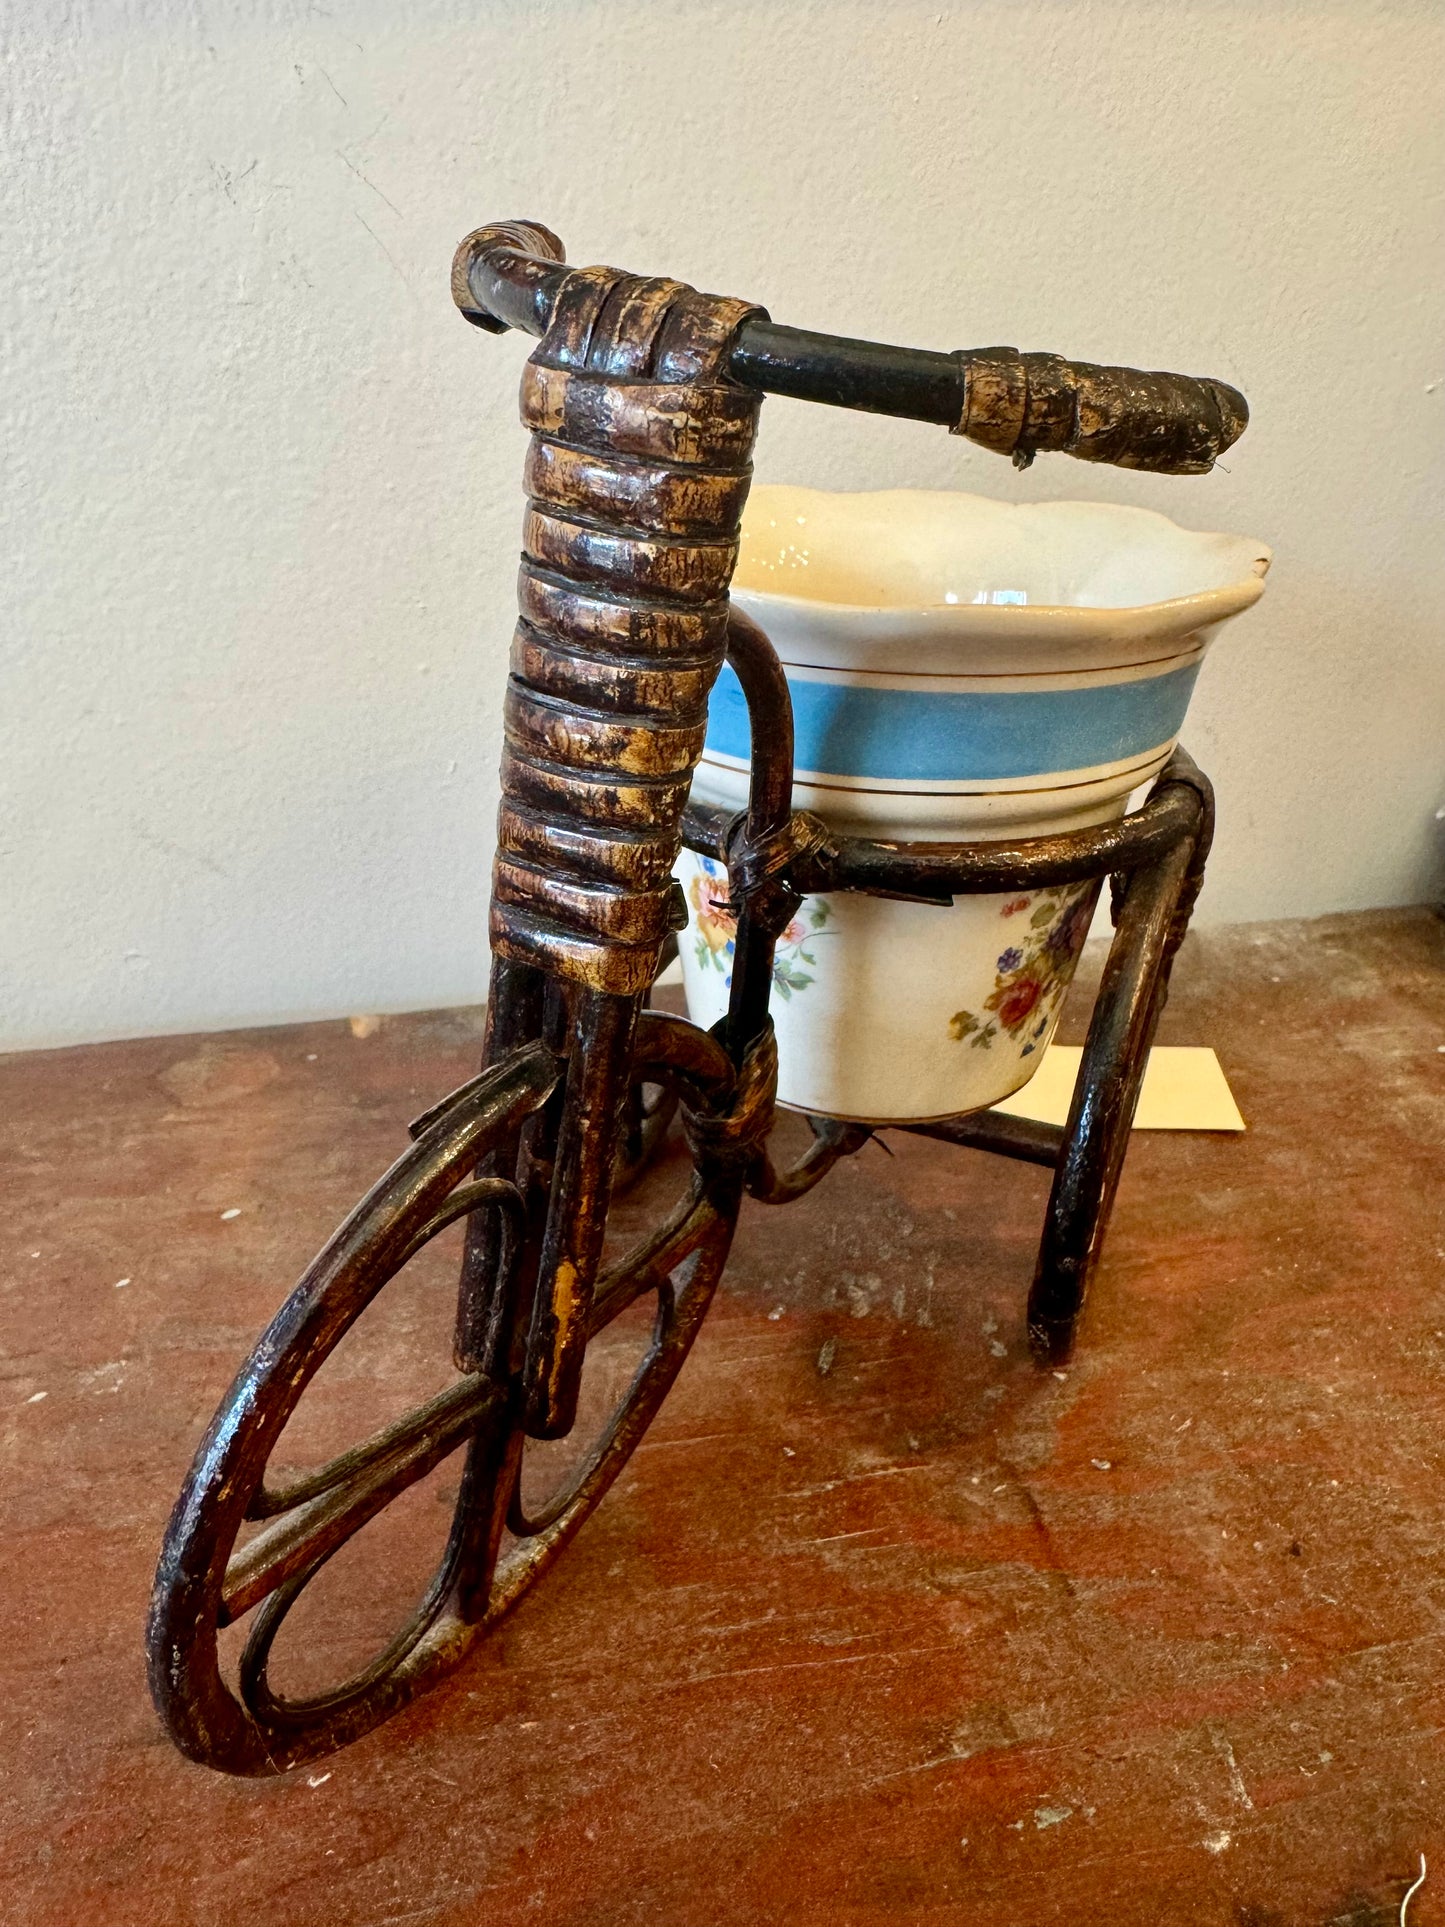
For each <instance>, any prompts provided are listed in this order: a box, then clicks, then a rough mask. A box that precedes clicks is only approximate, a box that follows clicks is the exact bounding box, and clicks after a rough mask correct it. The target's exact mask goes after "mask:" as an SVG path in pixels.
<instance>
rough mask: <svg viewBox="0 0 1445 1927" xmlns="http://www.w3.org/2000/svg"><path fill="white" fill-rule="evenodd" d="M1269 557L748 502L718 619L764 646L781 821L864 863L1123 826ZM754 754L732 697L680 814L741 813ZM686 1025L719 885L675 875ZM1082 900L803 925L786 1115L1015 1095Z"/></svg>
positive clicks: (937, 514)
mask: <svg viewBox="0 0 1445 1927" xmlns="http://www.w3.org/2000/svg"><path fill="white" fill-rule="evenodd" d="M1269 559H1270V552H1269V550H1268V549H1267V548H1266V547H1265V546H1264V545H1263V544H1262V543H1259V542H1254V541H1251V540H1249V539H1248V538H1246V537H1243V536H1235V535H1207V534H1197V533H1195V532H1193V531H1191V530H1188V529H1182V528H1180V527H1178V525H1177V524H1175V523H1174V522H1171V521H1170V520H1169V519H1168V518H1167V517H1166V516H1163V515H1157V514H1155V513H1153V512H1152V511H1150V510H1148V509H1136V508H1122V507H1115V506H1112V505H1107V504H1102V503H1094V502H1041V503H1036V504H1028V505H1021V506H1016V505H1013V504H1009V503H1004V502H994V501H990V500H988V499H987V498H986V497H984V496H979V495H955V494H941V493H926V492H923V491H916V490H901V489H900V490H890V491H888V492H886V493H881V494H856V495H847V494H830V493H826V492H823V491H819V490H813V489H798V488H768V487H762V488H756V489H754V490H753V493H752V497H751V499H750V501H749V504H748V508H747V513H746V516H745V518H744V523H743V538H742V555H741V559H740V561H739V565H738V569H737V574H736V576H735V578H734V581H733V597H734V600H735V601H736V602H737V603H738V604H739V605H740V606H741V607H742V608H743V609H745V610H746V611H747V612H748V614H750V615H752V616H754V617H755V618H756V619H757V621H758V622H760V623H761V624H762V626H763V627H764V629H766V630H767V632H768V634H769V636H770V637H771V638H772V641H773V643H774V646H775V647H776V648H777V651H778V654H779V655H780V657H781V658H782V661H783V665H784V668H785V670H786V672H787V677H788V684H789V688H790V690H791V693H792V700H793V711H794V718H795V726H796V747H795V757H794V762H795V770H796V781H795V788H794V802H795V805H796V807H798V808H800V809H807V810H812V811H814V812H815V813H816V814H817V815H818V816H820V817H822V818H823V819H824V821H825V822H827V823H828V824H829V825H830V826H832V827H834V828H836V829H838V830H840V831H844V832H848V833H852V834H855V835H865V836H871V837H878V838H884V839H888V838H897V839H907V840H927V841H986V840H991V839H1000V838H1010V839H1012V838H1017V837H1022V836H1042V835H1047V834H1051V833H1053V832H1055V831H1061V830H1073V829H1081V828H1084V827H1086V826H1089V825H1093V824H1099V823H1106V822H1111V821H1114V820H1117V819H1118V818H1119V817H1121V816H1122V815H1123V813H1124V809H1125V806H1126V804H1127V801H1128V798H1129V796H1130V793H1131V792H1132V791H1134V790H1136V789H1138V788H1139V786H1140V785H1142V784H1145V783H1147V782H1148V781H1149V780H1150V779H1151V778H1152V777H1153V776H1154V775H1155V774H1156V773H1157V772H1158V771H1159V770H1160V769H1161V768H1162V767H1163V765H1164V763H1165V762H1166V761H1167V760H1168V757H1169V754H1170V751H1171V750H1172V749H1173V747H1174V744H1175V742H1176V740H1177V738H1178V735H1179V731H1180V727H1181V725H1182V723H1183V721H1184V713H1185V710H1186V708H1187V707H1188V703H1189V696H1190V692H1191V690H1192V689H1193V686H1194V680H1195V677H1196V676H1197V674H1198V672H1199V666H1200V664H1201V662H1202V661H1203V659H1204V653H1205V650H1206V649H1207V648H1208V646H1209V644H1210V642H1211V641H1212V640H1213V637H1214V635H1215V633H1216V632H1217V631H1218V629H1219V627H1220V625H1221V624H1222V623H1224V622H1226V621H1228V619H1229V618H1230V617H1231V616H1235V615H1238V614H1239V613H1240V611H1241V610H1243V609H1247V608H1248V607H1249V606H1250V605H1251V603H1253V602H1255V601H1257V600H1258V598H1259V596H1260V595H1261V594H1262V593H1263V590H1264V575H1265V571H1266V570H1267V568H1268V566H1269ZM748 747H749V731H748V720H747V710H746V706H745V704H744V701H743V696H742V690H741V688H740V687H739V685H738V682H737V679H736V677H735V676H734V675H733V673H732V671H731V670H730V669H726V668H725V669H724V670H723V672H722V676H721V678H720V679H719V681H718V684H717V686H716V688H715V689H714V691H713V696H712V702H711V707H710V710H709V719H708V733H707V746H706V748H705V750H704V752H703V756H702V761H701V763H700V765H699V767H698V771H697V775H696V777H695V779H694V784H693V791H694V794H695V795H696V796H697V797H698V798H699V800H701V801H704V802H708V803H716V804H721V805H723V806H724V807H726V808H727V809H729V810H736V809H741V808H742V807H743V805H744V803H745V802H746V800H747V780H748V774H747V773H748ZM677 874H678V877H679V879H680V881H681V883H682V885H683V889H684V891H685V893H686V895H687V900H688V905H689V913H690V921H689V924H688V928H687V930H686V931H685V932H684V933H683V935H682V937H681V938H680V940H679V941H680V947H681V954H682V967H683V978H684V983H685V985H686V989H687V1003H688V1012H689V1015H690V1016H691V1017H692V1019H693V1021H694V1022H695V1023H698V1024H703V1025H708V1024H711V1023H713V1022H715V1021H716V1020H717V1018H719V1017H720V1016H721V1015H722V1014H723V1011H724V1009H725V1008H726V1004H727V994H728V986H729V984H730V981H731V964H732V923H731V920H730V918H729V917H728V915H727V913H726V911H725V910H724V909H723V908H721V906H720V901H719V900H720V899H722V898H725V897H726V895H727V884H726V877H725V873H724V871H723V869H722V866H721V865H720V864H717V863H713V862H711V861H710V860H708V859H707V858H704V857H698V856H695V855H693V854H692V853H691V852H690V851H684V852H683V855H682V858H681V859H680V862H679V865H678V871H677ZM1098 890H1099V886H1098V885H1097V884H1095V883H1088V884H1082V885H1071V886H1066V887H1062V888H1058V889H1050V890H1042V891H1038V892H1035V893H1033V894H1020V893H1005V894H1003V895H996V896H977V897H960V898H958V899H957V900H956V901H955V902H954V904H953V905H952V907H949V908H944V907H937V906H933V905H928V904H912V903H896V902H890V901H885V900H882V899H878V898H870V897H863V896H855V895H852V894H850V893H846V892H838V893H836V894H833V895H829V896H817V897H810V898H808V899H807V900H806V901H805V903H804V904H803V906H802V908H801V910H800V911H799V913H798V916H797V918H796V919H795V920H794V923H793V925H792V926H791V928H790V929H789V930H788V931H787V932H786V933H785V935H784V937H783V938H782V940H781V941H780V942H779V944H778V951H777V962H776V966H775V969H774V984H775V989H774V996H773V1018H774V1022H775V1024H776V1026H777V1033H778V1058H779V1091H778V1094H779V1099H780V1101H781V1102H782V1103H784V1104H786V1105H789V1106H791V1107H793V1108H795V1109H799V1110H806V1111H813V1112H820V1113H825V1114H827V1115H829V1116H832V1117H844V1118H860V1119H865V1120H870V1121H878V1122H882V1121H893V1122H906V1121H918V1120H921V1119H926V1118H937V1117H947V1116H953V1115H956V1114H958V1113H959V1112H963V1111H970V1110H978V1109H982V1108H983V1107H985V1106H987V1105H989V1104H994V1103H996V1102H997V1101H998V1100H999V1099H1000V1098H1002V1097H1006V1096H1008V1095H1009V1094H1010V1092H1012V1091H1016V1090H1017V1089H1019V1087H1020V1086H1021V1085H1023V1084H1025V1083H1026V1082H1027V1081H1028V1078H1029V1076H1030V1073H1031V1072H1032V1071H1033V1070H1034V1069H1035V1068H1036V1066H1037V1064H1038V1061H1039V1057H1040V1054H1041V1053H1042V1051H1043V1048H1044V1046H1045V1044H1046V1043H1047V1042H1048V1039H1049V1036H1050V1034H1051V1033H1052V1031H1053V1028H1054V1025H1055V1023H1056V1021H1057V1018H1058V1014H1059V1009H1060V1006H1061V1005H1062V1002H1063V998H1064V993H1065V991H1066V990H1067V989H1068V986H1069V981H1070V979H1071V978H1072V976H1073V972H1074V965H1075V963H1076V962H1077V960H1078V954H1079V950H1080V948H1081V946H1082V944H1083V941H1084V937H1085V935H1086V933H1087V931H1088V928H1089V923H1090V921H1091V918H1092V915H1093V909H1094V904H1095V901H1096V899H1097V896H1098Z"/></svg>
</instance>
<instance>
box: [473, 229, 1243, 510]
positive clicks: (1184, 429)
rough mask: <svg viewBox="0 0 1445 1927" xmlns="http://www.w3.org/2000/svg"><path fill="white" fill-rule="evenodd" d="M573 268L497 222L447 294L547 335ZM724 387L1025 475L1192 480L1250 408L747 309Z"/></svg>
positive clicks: (1203, 381)
mask: <svg viewBox="0 0 1445 1927" xmlns="http://www.w3.org/2000/svg"><path fill="white" fill-rule="evenodd" d="M573 272H574V269H573V268H571V267H569V266H568V264H567V261H566V255H565V252H564V249H563V247H562V243H561V242H560V241H559V240H558V239H557V237H556V235H555V234H553V233H552V232H551V231H550V230H549V229H547V228H544V227H542V226H540V225H539V224H538V223H536V222H533V221H502V222H495V223H493V224H492V225H490V226H488V227H484V228H478V229H477V230H476V232H475V233H473V234H469V235H468V236H467V238H466V240H465V241H463V242H462V244H461V246H460V248H458V250H457V254H456V259H455V262H454V264H453V268H452V295H453V298H454V299H455V301H456V304H457V306H458V308H459V309H460V310H461V312H462V314H463V315H464V316H465V317H466V319H467V320H468V321H470V322H472V323H474V324H475V325H476V326H477V327H479V328H485V329H487V330H488V331H489V332H490V333H493V334H502V333H505V331H506V330H507V329H508V328H520V329H522V330H523V331H524V332H526V333H527V334H533V335H540V334H542V333H544V332H545V330H546V328H547V325H548V323H549V322H550V320H551V318H552V310H553V308H554V306H555V304H556V301H557V297H558V295H559V294H560V293H561V291H562V288H563V287H564V285H565V284H566V282H567V280H568V279H569V277H570V276H571V275H572V273H573ZM728 370H729V373H730V374H731V375H732V377H733V379H734V380H736V381H738V382H740V383H742V384H743V385H744V386H745V387H748V388H752V389H757V390H761V391H762V392H764V393H766V394H771V395H791V396H793V397H794V398H795V399H797V400H800V401H816V402H824V403H827V404H828V405H829V406H831V407H835V408H857V409H862V410H865V411H867V412H869V413H872V414H878V415H899V416H903V417H905V418H907V419H909V420H912V421H925V422H938V423H940V424H942V425H943V426H945V427H947V428H948V429H949V431H950V432H951V433H952V434H955V435H963V436H966V437H967V438H968V440H970V441H972V442H976V443H978V444H979V446H980V447H983V448H988V449H992V450H993V451H994V452H995V453H996V454H1000V455H1009V456H1012V458H1013V461H1014V464H1015V466H1016V467H1019V468H1026V467H1027V466H1028V464H1029V463H1030V462H1031V461H1032V460H1033V458H1034V456H1035V455H1037V454H1040V453H1054V452H1058V453H1062V454H1065V455H1073V456H1075V457H1076V458H1077V459H1078V460H1080V461H1085V462H1108V463H1112V464H1113V466H1114V467H1116V468H1136V469H1148V470H1151V471H1153V472H1154V473H1156V474H1161V475H1203V474H1206V473H1207V472H1208V471H1209V469H1211V468H1212V467H1213V466H1214V463H1215V461H1216V460H1217V459H1218V457H1219V456H1220V455H1222V454H1223V453H1224V451H1225V449H1227V448H1230V447H1231V446H1232V445H1233V444H1234V443H1235V442H1236V441H1238V439H1239V437H1240V436H1241V435H1242V434H1243V433H1244V430H1245V428H1246V426H1247V425H1248V421H1249V407H1248V404H1247V403H1246V401H1245V399H1244V396H1243V395H1241V394H1240V392H1239V390H1238V389H1236V388H1231V387H1230V386H1229V384H1228V383H1227V382H1223V381H1216V380H1213V379H1211V378H1208V377H1200V376H1193V375H1174V374H1166V373H1156V372H1149V371H1146V370H1144V369H1139V368H1110V367H1104V366H1101V365H1099V364H1097V363H1094V362H1087V361H1066V360H1065V359H1064V358H1063V357H1062V356H1061V355H1053V354H1020V353H1019V351H1018V350H1017V349H1016V348H976V349H956V350H955V351H954V352H953V353H951V354H940V353H937V352H935V351H933V350H931V349H926V348H898V347H892V346H890V345H888V344H886V343H883V342H876V341H852V340H849V339H847V338H845V337H843V336H841V335H826V334H815V333H812V332H810V331H809V330H807V329H804V328H787V327H783V326H782V325H781V324H780V323H778V322H775V321H773V320H771V319H770V318H769V317H768V315H767V314H766V312H764V311H763V310H761V309H760V310H758V311H756V312H755V313H754V314H752V315H750V316H749V317H748V318H747V319H746V320H745V321H743V323H742V324H741V326H740V327H739V328H738V330H737V334H736V336H735V338H734V341H733V345H732V349H731V352H730V356H729V361H728Z"/></svg>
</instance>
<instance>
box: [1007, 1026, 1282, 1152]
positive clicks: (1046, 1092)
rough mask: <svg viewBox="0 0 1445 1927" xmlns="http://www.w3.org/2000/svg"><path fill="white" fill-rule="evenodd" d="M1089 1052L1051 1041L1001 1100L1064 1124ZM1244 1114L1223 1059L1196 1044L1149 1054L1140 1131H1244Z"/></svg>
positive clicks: (1014, 1109) (1015, 1110)
mask: <svg viewBox="0 0 1445 1927" xmlns="http://www.w3.org/2000/svg"><path fill="white" fill-rule="evenodd" d="M1082 1056H1083V1052H1082V1051H1081V1050H1080V1048H1079V1046H1078V1045H1077V1044H1050V1045H1049V1047H1048V1049H1047V1050H1046V1051H1045V1052H1044V1056H1043V1062H1042V1063H1041V1064H1040V1065H1039V1067H1038V1069H1037V1070H1036V1071H1035V1072H1034V1074H1033V1076H1032V1077H1031V1078H1030V1080H1029V1081H1028V1083H1027V1084H1025V1085H1024V1087H1023V1089H1022V1090H1021V1091H1016V1092H1015V1093H1014V1095H1013V1096H1012V1097H1006V1098H1005V1099H1004V1100H1003V1102H1002V1103H1001V1104H995V1105H994V1109H995V1110H996V1111H1003V1112H1005V1113H1006V1114H1007V1115H1008V1116H1009V1117H1030V1118H1033V1119H1034V1120H1035V1121H1036V1122H1037V1123H1039V1124H1064V1123H1066V1122H1067V1121H1068V1115H1069V1104H1070V1102H1071V1101H1072V1099H1073V1095H1074V1084H1075V1081H1076V1080H1077V1078H1078V1075H1079V1060H1080V1058H1081V1057H1082ZM1244 1128H1245V1126H1244V1119H1243V1118H1242V1117H1241V1116H1240V1114H1239V1106H1238V1105H1237V1104H1236V1103H1235V1101H1234V1093H1233V1092H1232V1091H1231V1090H1230V1088H1229V1084H1228V1081H1227V1080H1226V1078H1225V1075H1224V1071H1223V1069H1222V1068H1221V1066H1220V1062H1219V1059H1218V1058H1217V1057H1216V1056H1215V1054H1214V1052H1213V1051H1212V1050H1209V1049H1208V1048H1207V1047H1200V1046H1196V1045H1178V1044H1157V1045H1156V1046H1155V1047H1154V1049H1153V1050H1151V1051H1150V1053H1149V1065H1148V1068H1147V1070H1146V1071H1145V1072H1144V1088H1143V1090H1142V1091H1141V1092H1140V1093H1139V1108H1138V1110H1137V1111H1136V1112H1135V1113H1134V1129H1135V1130H1136V1131H1242V1130H1243V1129H1244Z"/></svg>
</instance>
